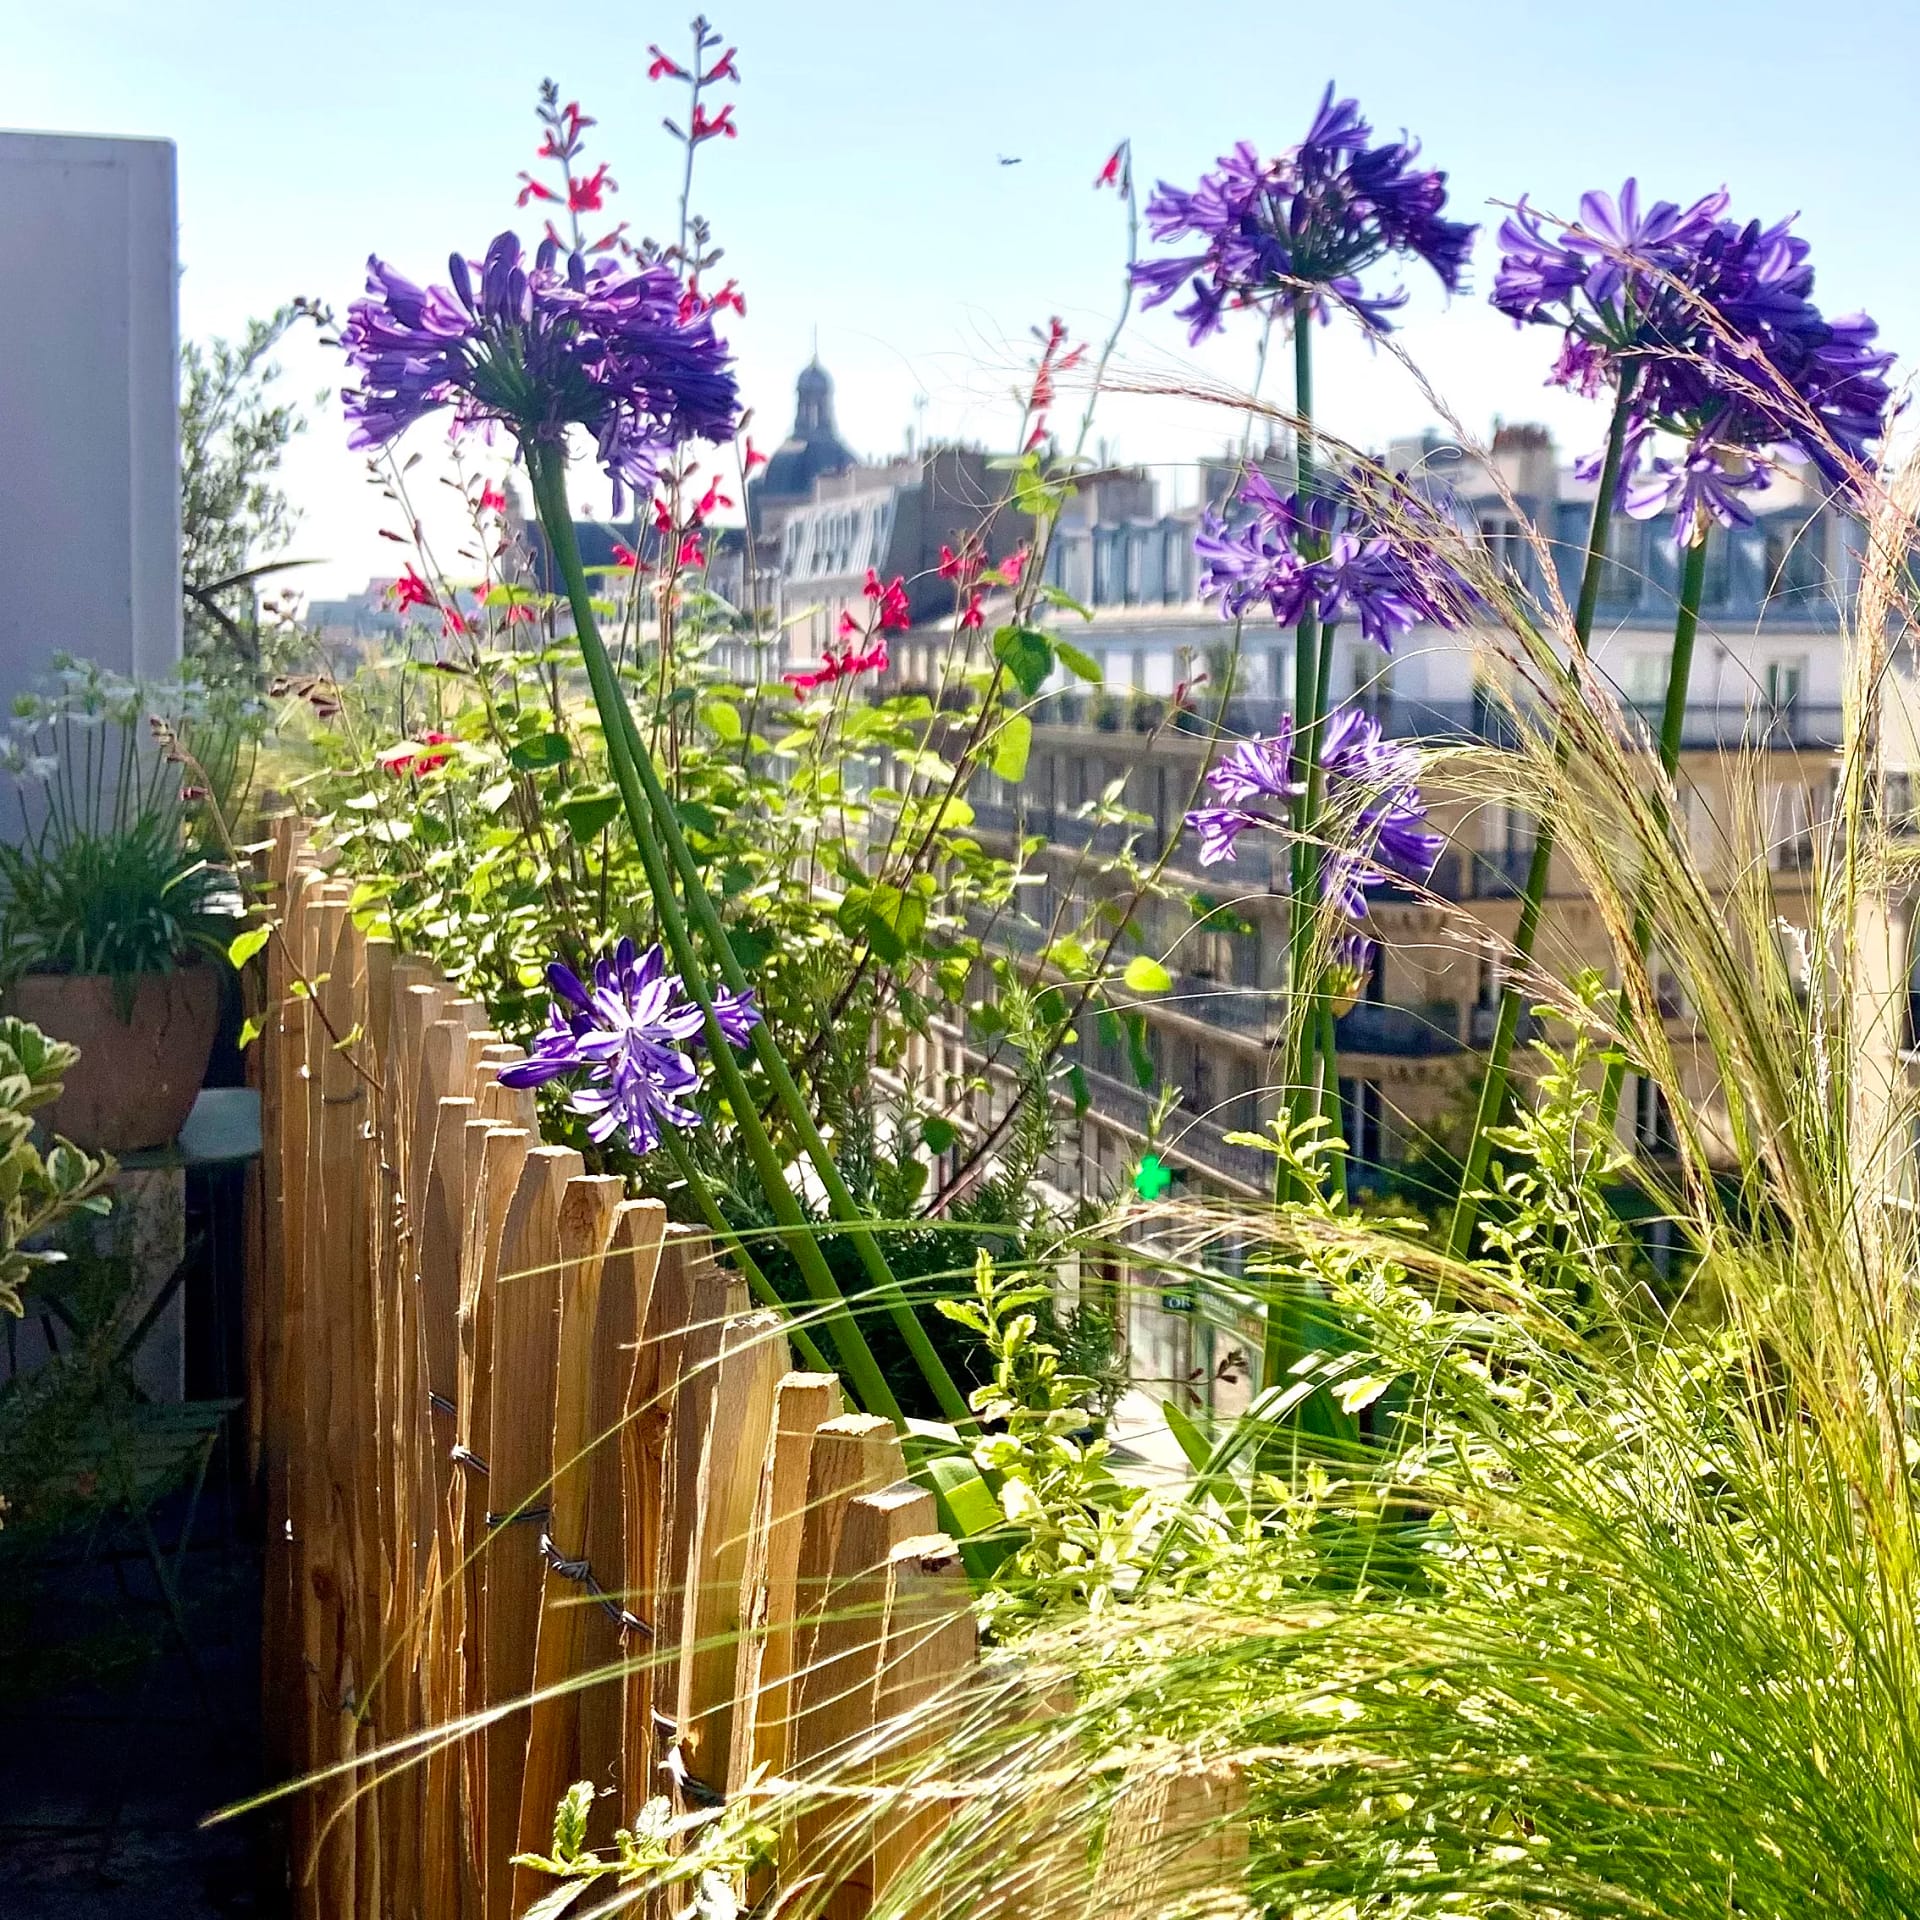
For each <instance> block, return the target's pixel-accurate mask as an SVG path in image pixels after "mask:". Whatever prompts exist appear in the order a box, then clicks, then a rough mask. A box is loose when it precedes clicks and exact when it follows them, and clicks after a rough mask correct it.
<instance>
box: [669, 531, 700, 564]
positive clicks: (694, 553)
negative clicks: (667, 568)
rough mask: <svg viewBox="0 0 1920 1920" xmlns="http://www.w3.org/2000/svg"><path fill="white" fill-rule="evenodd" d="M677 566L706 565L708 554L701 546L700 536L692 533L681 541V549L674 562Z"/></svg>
mask: <svg viewBox="0 0 1920 1920" xmlns="http://www.w3.org/2000/svg"><path fill="white" fill-rule="evenodd" d="M673 564H674V565H675V566H676V567H704V566H705V565H706V564H707V556H706V554H705V552H704V551H703V550H702V549H701V546H700V536H699V535H698V534H697V533H690V534H688V535H687V537H686V538H685V539H684V540H682V541H681V542H680V551H679V553H678V555H677V556H676V557H675V559H674V563H673Z"/></svg>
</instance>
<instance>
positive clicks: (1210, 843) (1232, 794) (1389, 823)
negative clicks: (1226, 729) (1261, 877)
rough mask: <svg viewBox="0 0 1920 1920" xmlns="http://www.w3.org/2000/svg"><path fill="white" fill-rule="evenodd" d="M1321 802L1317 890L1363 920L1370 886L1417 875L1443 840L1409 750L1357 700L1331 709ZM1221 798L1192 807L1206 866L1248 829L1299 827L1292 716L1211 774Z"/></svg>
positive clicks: (1301, 783) (1230, 850) (1323, 746)
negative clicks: (1430, 818)
mask: <svg viewBox="0 0 1920 1920" xmlns="http://www.w3.org/2000/svg"><path fill="white" fill-rule="evenodd" d="M1318 759H1319V762H1320V768H1321V773H1322V775H1323V789H1324V806H1323V810H1322V814H1321V816H1320V821H1319V825H1320V829H1321V830H1322V831H1323V832H1324V833H1325V834H1326V835H1327V839H1328V845H1327V847H1326V848H1325V850H1324V852H1323V853H1322V855H1321V861H1320V890H1321V895H1322V897H1323V898H1324V899H1326V900H1328V901H1329V902H1331V903H1332V904H1333V905H1335V906H1337V907H1338V908H1339V910H1340V911H1341V912H1342V913H1343V914H1345V915H1346V916H1347V917H1348V918H1349V919H1353V920H1359V919H1363V918H1364V917H1365V915H1366V910H1367V893H1368V891H1369V890H1370V889H1372V888H1374V887H1377V886H1381V885H1383V884H1384V883H1385V882H1386V881H1387V880H1388V879H1389V878H1390V877H1391V876H1392V875H1394V874H1399V875H1401V876H1403V877H1405V878H1408V879H1416V880H1417V879H1423V878H1424V877H1425V876H1426V875H1427V874H1428V873H1429V872H1431V871H1432V868H1433V863H1434V861H1435V860H1437V859H1438V858H1439V857H1440V849H1441V846H1442V844H1443V842H1442V841H1441V839H1440V836H1439V835H1438V834H1435V833H1432V832H1429V831H1428V830H1427V824H1426V820H1427V814H1426V807H1425V804H1424V803H1423V802H1422V800H1421V798H1420V790H1419V785H1418V778H1419V770H1420V762H1419V755H1418V754H1417V753H1416V752H1415V751H1414V749H1413V748H1411V747H1408V746H1405V745H1403V744H1401V743H1399V742H1397V741H1390V740H1386V739H1384V738H1383V737H1382V736H1381V732H1380V725H1379V722H1378V721H1376V720H1375V719H1373V718H1372V716H1371V715H1369V714H1366V713H1363V712H1361V711H1360V710H1358V709H1357V708H1346V709H1341V710H1337V711H1335V712H1334V713H1332V714H1330V715H1329V716H1328V718H1327V722H1326V730H1325V732H1324V734H1323V735H1322V737H1321V742H1320V750H1319V754H1318ZM1207 784H1208V785H1209V786H1210V787H1211V788H1212V789H1213V792H1214V794H1215V796H1216V797H1217V798H1218V799H1219V800H1220V802H1222V804H1220V805H1218V806H1209V807H1196V808H1195V809H1194V810H1193V812H1191V813H1189V814H1188V815H1187V825H1188V826H1189V827H1191V828H1192V829H1193V831H1194V833H1195V835H1196V836H1197V837H1198V839H1199V853H1198V858H1199V861H1200V864H1201V865H1202V866H1203V867H1211V866H1215V865H1217V864H1218V863H1219V862H1221V861H1223V860H1232V859H1233V858H1235V853H1236V843H1237V842H1238V840H1239V838H1240V836H1241V835H1242V834H1243V833H1245V832H1247V831H1248V830H1249V829H1254V828H1266V829H1269V830H1272V831H1276V832H1281V833H1291V832H1293V831H1295V822H1294V818H1293V809H1294V803H1295V802H1296V801H1297V800H1298V798H1299V796H1300V795H1301V794H1303V793H1304V792H1305V791H1306V770H1305V768H1303V767H1302V766H1301V765H1300V761H1299V755H1298V753H1297V752H1296V751H1295V741H1294V732H1293V726H1292V723H1291V721H1283V722H1282V724H1281V727H1280V730H1279V732H1277V733H1276V734H1274V735H1273V736H1272V737H1271V738H1270V739H1263V740H1248V741H1243V742H1242V743H1241V744H1240V745H1239V746H1236V747H1234V748H1233V749H1231V751H1229V752H1228V753H1226V754H1224V755H1223V756H1222V757H1221V759H1220V762H1219V764H1218V765H1217V766H1215V767H1214V768H1213V769H1212V771H1211V772H1210V773H1209V774H1208V775H1207Z"/></svg>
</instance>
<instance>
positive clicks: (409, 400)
mask: <svg viewBox="0 0 1920 1920" xmlns="http://www.w3.org/2000/svg"><path fill="white" fill-rule="evenodd" d="M449 277H450V282H451V284H450V285H448V286H445V287H428V288H424V289H423V288H421V287H418V286H415V285H414V283H413V282H412V281H410V280H407V279H405V278H403V277H402V276H401V275H400V274H397V273H395V272H394V271H393V269H392V268H391V267H389V266H387V265H385V264H384V263H383V262H382V261H380V260H378V259H373V260H369V262H368V263H367V296H366V298H364V299H362V300H356V301H355V302H354V303H353V305H352V306H351V307H350V308H349V309H348V318H347V324H346V326H345V327H344V328H343V329H342V331H341V344H342V346H343V347H344V348H345V349H346V353H347V357H348V359H349V360H350V361H351V362H352V364H353V367H354V369H355V371H356V372H357V374H358V375H359V384H358V385H357V386H354V387H351V388H349V389H347V391H346V393H345V394H344V396H343V398H344V400H345V404H346V412H347V418H348V420H349V421H350V422H351V423H352V435H351V440H352V444H353V445H354V446H356V447H376V446H385V445H387V444H388V443H390V442H391V441H393V440H395V439H397V438H398V437H399V436H400V435H401V434H403V433H404V432H405V431H406V430H407V428H409V427H410V426H412V425H414V424H415V422H417V421H419V420H423V419H425V418H426V417H427V416H428V415H429V414H432V413H436V412H438V411H439V410H440V409H441V408H443V407H451V408H453V409H454V410H455V414H456V417H457V419H458V420H460V421H461V422H462V423H475V422H483V421H498V422H500V423H501V424H503V425H505V426H506V427H507V428H509V429H510V430H511V431H512V433H513V434H514V435H515V437H516V438H517V439H519V440H520V441H521V442H522V444H523V445H528V446H543V447H555V446H559V445H561V444H563V443H564V440H565V436H566V432H567V429H568V428H569V427H575V426H578V427H584V428H585V429H586V430H587V431H588V432H589V433H591V434H592V435H593V437H594V440H595V443H596V445H597V447H598V450H599V455H600V459H601V462H602V464H603V465H604V466H605V468H606V470H607V473H608V475H609V476H610V477H611V479H612V480H613V483H614V512H615V513H616V514H617V513H619V512H620V511H621V510H622V508H623V505H624V499H625V494H626V492H627V490H629V489H631V490H632V491H634V492H636V493H644V492H645V491H646V490H647V489H649V488H650V487H651V486H652V485H653V481H654V477H655V474H656V472H657V469H658V467H659V463H660V461H661V459H662V457H663V456H664V455H665V454H666V453H667V452H669V451H670V450H671V449H673V448H674V447H677V446H680V445H682V444H683V443H685V442H686V441H689V440H695V439H700V440H710V441H722V440H726V439H729V438H730V437H731V436H732V433H733V428H734V422H735V420H736V419H737V417H738V414H739V394H738V390H737V388H736V386H735V383H734V377H733V372H732V368H731V360H730V356H729V355H728V353H727V350H726V348H725V346H724V345H723V344H722V343H721V342H720V340H719V339H718V338H717V337H716V336H715V334H714V331H713V323H712V321H711V319H710V318H709V317H708V316H707V315H705V314H700V315H696V316H694V317H692V318H691V319H687V320H682V319H681V317H680V286H679V282H678V281H677V280H676V279H675V277H674V274H673V271H672V269H671V268H670V267H666V266H661V265H655V266H648V267H639V268H629V267H627V266H626V265H624V264H623V263H622V262H620V261H618V260H615V259H611V258H601V259H597V260H594V261H592V262H589V261H588V260H586V259H585V258H584V257H583V256H582V255H580V254H577V253H576V254H572V255H569V256H567V257H566V258H564V259H563V258H562V257H561V254H560V251H559V249H558V247H556V246H555V245H554V244H553V242H552V241H551V240H550V239H549V240H547V241H544V242H542V244H541V246H540V248H539V250H538V252H537V253H536V254H535V256H534V260H533V263H532V264H531V265H528V264H527V262H526V260H525V257H524V254H523V252H522V249H521V245H520V242H519V239H518V238H517V237H516V236H515V235H513V234H511V233H503V234H501V235H499V237H498V238H497V239H495V240H494V242H493V244H492V245H491V246H490V247H489V248H488V249H487V253H486V258H485V260H484V261H483V262H482V263H481V267H480V272H479V275H478V277H477V278H476V277H475V275H474V273H473V271H472V270H471V269H470V267H469V266H468V264H467V262H466V261H465V260H464V259H463V258H461V257H460V256H459V255H458V254H456V255H455V256H454V257H453V259H452V261H451V262H450V263H449Z"/></svg>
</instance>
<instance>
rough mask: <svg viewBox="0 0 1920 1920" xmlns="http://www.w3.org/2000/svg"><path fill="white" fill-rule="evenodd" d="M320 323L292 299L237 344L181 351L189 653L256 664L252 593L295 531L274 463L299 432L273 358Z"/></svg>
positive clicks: (188, 346) (300, 422) (302, 425)
mask: <svg viewBox="0 0 1920 1920" xmlns="http://www.w3.org/2000/svg"><path fill="white" fill-rule="evenodd" d="M322 317H323V316H321V315H320V313H319V312H318V310H317V309H315V308H314V307H312V306H311V305H310V304H309V303H307V302H305V301H293V302H290V303H289V304H288V305H286V306H284V307H281V308H280V309H279V310H278V311H277V312H275V313H272V314H270V315H268V316H267V317H266V318H265V319H263V320H251V321H249V322H248V323H247V327H246V330H245V332H244V333H243V334H242V335H241V336H240V338H239V339H238V340H219V339H216V340H209V341H207V342H206V343H204V344H202V343H201V342H199V341H193V340H189V341H187V342H186V343H185V344H184V345H183V346H182V347H181V349H180V541H181V569H180V574H181V591H182V595H183V600H184V613H185V626H186V639H187V650H188V652H189V653H190V654H193V655H196V656H200V657H206V658H212V659H216V660H222V661H225V662H226V663H229V664H233V663H239V664H242V665H245V666H257V665H258V663H259V659H260V650H261V632H260V622H259V618H258V615H257V612H256V593H257V589H258V586H259V583H260V581H261V579H262V578H263V577H266V576H268V575H270V574H271V573H272V572H273V571H274V569H273V567H272V565H271V560H272V557H273V556H274V555H276V554H278V553H280V552H281V550H282V549H284V547H285V546H286V543H287V540H288V537H289V536H290V535H291V533H292V531H293V527H294V524H295V516H294V512H293V509H292V507H291V505H290V504H289V502H288V500H287V496H286V494H285V492H284V491H283V490H282V489H281V487H280V484H279V480H278V475H279V471H280V463H281V461H282V459H283V458H284V457H285V454H286V451H287V448H288V447H289V446H290V445H291V444H292V442H293V441H294V439H295V438H296V437H297V436H298V435H299V434H301V433H302V432H304V431H305V429H306V422H305V420H304V419H302V417H301V415H300V412H299V409H298V408H297V407H295V406H293V405H291V404H289V403H288V402H286V401H283V400H276V399H275V398H274V397H273V388H274V386H275V383H276V382H277V381H278V379H279V377H280V373H279V368H278V367H277V366H275V365H274V363H273V358H272V356H273V352H274V350H275V348H277V347H278V346H279V345H280V343H281V342H282V341H283V340H284V339H285V338H286V337H287V335H288V334H289V333H290V332H291V331H292V330H293V328H294V327H295V326H297V325H298V324H300V323H301V322H302V321H303V320H307V319H315V320H318V319H321V318H322ZM322 398H324V396H322Z"/></svg>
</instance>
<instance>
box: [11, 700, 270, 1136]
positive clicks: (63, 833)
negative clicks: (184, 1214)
mask: <svg viewBox="0 0 1920 1920" xmlns="http://www.w3.org/2000/svg"><path fill="white" fill-rule="evenodd" d="M62 681H63V685H62V689H61V692H60V693H59V694H58V695H57V696H56V697H55V698H54V699H53V700H52V701H46V700H37V701H31V702H29V703H27V710H26V712H25V714H24V716H23V721H22V724H21V725H20V726H18V727H16V730H15V734H14V736H13V738H12V740H11V741H9V742H8V747H7V753H6V758H7V759H8V760H9V762H10V763H11V765H12V769H13V771H14V772H15V774H16V776H17V777H18V779H19V781H20V790H21V791H20V797H21V809H20V829H21V830H20V835H19V838H18V839H17V840H16V841H14V842H12V843H8V842H5V841H0V981H3V982H4V984H5V997H6V1010H7V1011H8V1012H9V1013H12V1014H16V1015H18V1016H19V1017H20V1018H22V1019H25V1020H30V1021H32V1022H33V1024H34V1025H35V1026H38V1027H40V1028H42V1029H43V1030H44V1031H45V1032H47V1033H48V1034H50V1035H52V1036H54V1037H55V1038H56V1039H59V1040H62V1041H65V1042H67V1043H68V1044H69V1045H71V1046H75V1047H78V1048H79V1049H80V1060H79V1063H78V1064H77V1065H76V1066H75V1067H74V1068H73V1070H72V1071H71V1072H70V1073H69V1075H68V1076H67V1080H66V1085H65V1088H64V1091H63V1092H62V1093H61V1096H60V1098H59V1100H58V1101H57V1102H56V1103H55V1104H54V1106H53V1107H52V1108H50V1109H49V1112H48V1116H47V1123H48V1125H49V1126H50V1127H52V1128H53V1129H54V1130H55V1131H57V1132H58V1133H61V1134H64V1135H65V1136H66V1137H67V1138H69V1139H70V1140H72V1141H73V1142H75V1144H76V1145H78V1146H81V1147H84V1148H87V1149H91V1150H93V1151H98V1152H109V1153H131V1152H137V1151H139V1150H141V1149H142V1148H147V1147H158V1146H164V1145H166V1144H167V1143H168V1142H169V1141H171V1140H172V1139H173V1138H174V1137H175V1136H176V1135H177V1134H178V1133H179V1131H180V1128H181V1126H182V1125H183V1124H184V1122H185V1120H186V1117H187V1114H188V1112H189V1111H190V1110H191V1109H192V1106H193V1102H194V1099H195V1096H196V1095H197V1094H198V1093H199V1091H200V1086H201V1082H202V1081H203V1080H204V1079H205V1077H206V1070H207V1060H208V1057H209V1055H210V1054H211V1052H212V1050H213V1042H214V1037H215V1034H216V1031H217V1029H218V1026H219V1020H220V1003H221V991H222V970H221V968H220V966H219V965H218V964H216V962H217V960H218V957H219V956H220V955H222V954H223V953H224V952H225V949H226V945H227V941H228V938H229V937H230V936H231V934H232V932H233V930H234V924H235V922H234V918H233V913H234V908H235V906H236V905H237V901H236V900H235V898H234V880H233V876H232V874H231V872H230V871H229V870H228V869H226V868H225V867H223V866H221V865H219V864H217V863H215V862H213V861H211V860H209V859H208V858H207V857H206V856H205V855H204V854H203V853H202V851H201V850H200V849H199V848H198V847H197V846H196V845H195V844H194V837H193V833H192V831H191V828H190V826H189V823H188V820H187V807H188V805H189V804H190V803H191V802H192V801H195V800H198V799H200V798H204V797H205V796H203V795H200V794H199V793H197V792H196V791H195V790H193V789H187V790H186V791H184V792H183V789H182V781H181V769H180V765H179V764H178V750H177V749H169V748H167V747H165V746H163V745H162V744H160V742H166V741H172V740H174V739H175V738H177V734H176V732H175V731H174V729H173V728H172V726H171V724H168V725H163V726H162V727H159V728H155V729H153V730H152V731H151V732H147V731H146V730H143V729H142V728H141V726H140V724H139V722H140V720H141V717H142V713H143V708H144V704H145V702H144V698H143V696H142V694H141V692H140V690H139V689H137V688H134V687H132V686H131V685H130V683H127V682H124V681H118V680H116V679H114V678H113V677H112V676H110V675H106V674H103V673H101V672H100V671H99V669H97V668H91V667H88V666H86V665H84V664H80V663H75V664H71V665H69V666H66V667H63V669H62ZM49 748H52V749H56V750H55V751H47V750H46V749H49Z"/></svg>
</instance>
